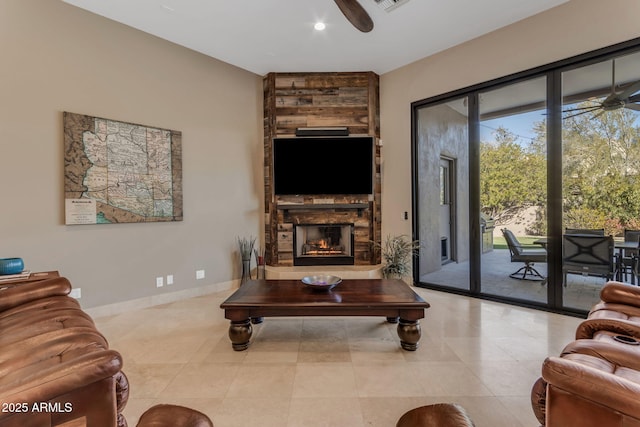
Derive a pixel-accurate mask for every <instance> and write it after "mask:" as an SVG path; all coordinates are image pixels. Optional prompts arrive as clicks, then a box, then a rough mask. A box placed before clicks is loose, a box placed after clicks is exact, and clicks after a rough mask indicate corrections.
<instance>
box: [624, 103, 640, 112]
mask: <svg viewBox="0 0 640 427" xmlns="http://www.w3.org/2000/svg"><path fill="white" fill-rule="evenodd" d="M624 108H628V109H629V110H635V111H640V104H626V105H625V106H624Z"/></svg>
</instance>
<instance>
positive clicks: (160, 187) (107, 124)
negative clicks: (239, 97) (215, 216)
mask: <svg viewBox="0 0 640 427" xmlns="http://www.w3.org/2000/svg"><path fill="white" fill-rule="evenodd" d="M63 125H64V197H65V223H66V224H67V225H71V224H109V223H121V222H157V221H182V133H181V132H178V131H175V130H168V129H160V128H157V127H151V126H143V125H138V124H133V123H125V122H119V121H116V120H110V119H103V118H100V117H92V116H85V115H82V114H75V113H68V112H64V115H63Z"/></svg>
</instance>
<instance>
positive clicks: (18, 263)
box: [0, 258, 24, 276]
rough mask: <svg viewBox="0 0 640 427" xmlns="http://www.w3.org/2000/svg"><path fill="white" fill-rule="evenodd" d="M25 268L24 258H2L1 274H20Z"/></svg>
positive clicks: (0, 261)
mask: <svg viewBox="0 0 640 427" xmlns="http://www.w3.org/2000/svg"><path fill="white" fill-rule="evenodd" d="M22 270H24V261H22V258H0V275H2V276H4V275H7V274H18V273H22Z"/></svg>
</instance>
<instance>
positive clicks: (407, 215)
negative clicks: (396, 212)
mask: <svg viewBox="0 0 640 427" xmlns="http://www.w3.org/2000/svg"><path fill="white" fill-rule="evenodd" d="M402 219H404V220H405V221H407V220H408V219H409V212H407V211H404V213H403V214H402Z"/></svg>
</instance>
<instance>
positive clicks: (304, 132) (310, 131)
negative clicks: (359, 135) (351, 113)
mask: <svg viewBox="0 0 640 427" xmlns="http://www.w3.org/2000/svg"><path fill="white" fill-rule="evenodd" d="M296 136H349V128H347V127H346V126H344V127H313V128H297V129H296Z"/></svg>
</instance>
